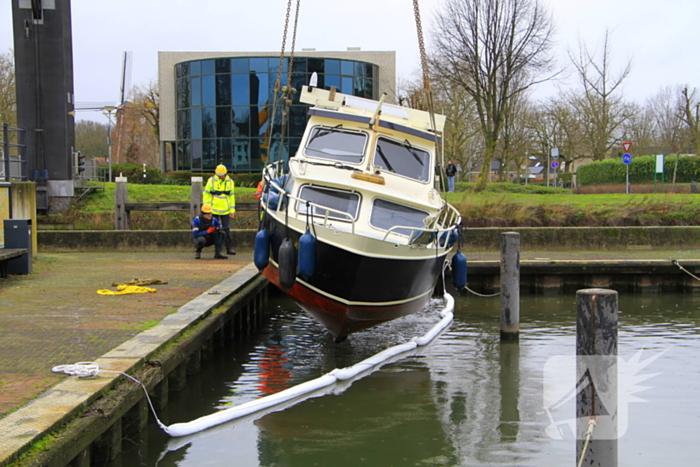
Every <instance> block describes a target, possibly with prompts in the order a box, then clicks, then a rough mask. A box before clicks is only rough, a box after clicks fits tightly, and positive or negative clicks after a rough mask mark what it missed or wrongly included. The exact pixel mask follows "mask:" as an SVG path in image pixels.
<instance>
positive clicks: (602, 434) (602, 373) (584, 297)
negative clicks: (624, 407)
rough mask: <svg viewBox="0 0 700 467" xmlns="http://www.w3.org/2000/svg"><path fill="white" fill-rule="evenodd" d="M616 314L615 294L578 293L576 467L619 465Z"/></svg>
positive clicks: (607, 292) (603, 291)
mask: <svg viewBox="0 0 700 467" xmlns="http://www.w3.org/2000/svg"><path fill="white" fill-rule="evenodd" d="M617 313H618V305H617V292H616V291H614V290H608V289H584V290H579V291H577V292H576V389H577V391H578V392H577V393H576V465H605V466H606V467H615V466H617V420H618V417H619V412H618V408H617ZM584 448H585V452H584ZM582 457H583V464H579V461H580V460H581V458H582Z"/></svg>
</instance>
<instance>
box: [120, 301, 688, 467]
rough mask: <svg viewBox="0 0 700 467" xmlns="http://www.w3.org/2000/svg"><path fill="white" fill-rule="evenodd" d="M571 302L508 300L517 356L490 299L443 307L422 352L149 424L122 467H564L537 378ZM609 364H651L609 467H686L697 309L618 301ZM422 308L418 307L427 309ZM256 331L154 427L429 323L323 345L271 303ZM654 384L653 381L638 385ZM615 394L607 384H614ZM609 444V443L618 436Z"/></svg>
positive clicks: (566, 446) (571, 456)
mask: <svg viewBox="0 0 700 467" xmlns="http://www.w3.org/2000/svg"><path fill="white" fill-rule="evenodd" d="M574 301H575V297H574V296H573V295H572V296H532V295H530V296H523V297H522V302H521V320H522V323H521V336H520V342H519V344H518V343H516V344H513V343H511V344H501V342H500V338H499V318H498V317H499V314H498V313H499V312H498V308H499V300H498V298H489V299H485V298H473V297H466V296H465V297H458V298H457V300H456V310H455V320H454V322H453V323H452V325H451V326H450V327H449V328H448V330H447V331H446V332H445V333H443V334H442V335H441V336H439V337H438V338H437V339H436V340H435V341H434V342H433V343H432V344H431V345H429V346H427V347H424V348H420V349H418V350H417V351H415V352H413V353H412V354H411V355H409V356H408V357H407V358H404V359H402V360H400V361H399V362H395V363H391V364H389V365H386V366H384V367H382V368H381V369H380V370H378V371H376V372H375V373H373V374H371V375H370V376H367V377H365V378H364V379H361V380H359V381H356V382H354V383H353V384H352V385H350V386H349V387H338V388H336V389H335V393H334V394H329V395H325V396H322V397H315V398H310V399H307V400H305V401H302V402H300V403H298V404H296V405H294V406H292V407H289V408H287V409H285V410H283V411H278V412H272V413H268V414H264V415H258V416H254V417H251V418H249V419H245V420H240V421H237V422H232V423H229V424H226V425H222V426H220V427H216V428H213V429H211V430H208V431H206V432H204V433H201V434H198V435H195V436H193V437H189V438H186V439H168V437H167V436H166V435H165V434H163V433H162V432H161V431H160V430H159V429H158V428H157V427H156V426H154V425H153V424H151V425H150V426H149V427H148V428H147V430H146V431H144V432H143V433H142V436H141V438H140V439H139V440H135V441H133V442H131V443H128V442H127V443H125V445H124V448H125V452H124V454H123V455H122V456H121V457H120V458H119V459H117V462H116V465H123V466H135V465H146V466H153V465H158V466H163V467H165V466H181V467H185V466H232V465H235V466H244V467H247V466H251V467H255V466H266V467H268V466H269V467H273V466H305V467H306V466H334V467H344V466H348V467H350V466H352V467H355V466H362V465H367V466H478V465H488V466H514V465H523V466H561V465H574V464H575V440H574V436H573V435H572V433H571V432H570V431H567V429H566V428H565V424H560V427H563V429H562V433H563V439H560V440H557V439H553V438H552V437H551V436H549V435H548V433H549V432H550V431H549V430H548V427H549V428H550V430H551V428H552V427H551V426H550V424H551V422H552V421H555V422H563V421H565V420H566V419H570V418H573V417H574V414H573V409H572V407H573V406H572V405H571V404H568V405H564V406H563V407H562V408H560V409H559V410H554V411H550V412H551V414H552V417H553V418H551V419H550V418H549V415H548V413H547V411H545V400H544V394H545V389H547V385H548V384H551V383H545V382H544V379H543V375H544V374H545V368H551V367H548V366H547V365H548V364H551V362H552V361H553V360H552V357H554V358H555V359H556V358H559V357H557V356H565V355H574V354H575V351H576V348H575V346H576V336H575V332H576V327H575V310H574ZM619 302H620V312H621V314H620V318H619V319H620V321H619V343H618V349H619V355H620V357H622V358H623V360H625V361H632V358H633V357H634V356H635V354H636V353H637V352H638V351H639V350H641V349H644V350H643V353H642V354H641V361H645V360H647V359H649V358H650V357H656V359H655V360H653V362H651V363H649V364H648V365H647V366H646V367H645V368H640V365H637V366H636V368H635V369H636V370H637V374H639V375H652V376H651V377H650V378H649V379H647V380H646V381H643V382H642V383H640V384H639V386H645V387H647V388H648V389H646V390H643V391H641V392H638V393H636V394H634V396H636V397H637V398H639V399H643V400H645V401H646V402H632V403H629V404H628V405H626V409H627V422H628V423H627V428H626V432H625V433H624V434H623V436H622V437H621V438H620V440H619V443H618V451H619V465H635V466H647V465H648V466H651V465H677V466H682V465H696V462H697V455H698V454H697V449H696V440H697V433H699V432H700V408H699V407H700V404H698V402H697V397H698V396H697V395H698V394H699V393H700V366H699V365H698V364H697V363H696V359H697V355H698V352H699V351H700V339H698V337H699V334H700V332H699V331H700V327H699V324H698V318H699V317H700V311H699V309H700V296H696V295H690V294H686V295H673V294H664V295H637V296H633V295H620V297H619ZM439 304H440V303H439V301H436V302H435V303H434V304H433V305H434V306H438V305H439ZM270 306H271V307H272V308H273V309H274V312H273V315H272V318H271V320H270V322H269V324H268V325H267V326H266V327H265V329H264V330H263V332H261V333H260V334H259V335H257V336H255V337H253V338H251V339H250V340H249V341H248V342H246V343H245V344H244V345H242V346H241V347H240V348H239V349H236V350H227V351H226V352H222V353H219V354H218V355H217V356H216V358H215V359H214V360H213V361H210V362H207V363H206V365H203V372H202V373H201V374H200V375H198V377H196V378H192V379H191V380H190V381H188V386H187V388H186V389H185V390H184V391H182V392H180V393H171V395H170V400H171V402H170V404H169V407H168V411H167V413H162V414H160V415H161V418H162V419H163V421H164V422H165V423H166V424H170V423H175V422H184V421H189V420H192V419H194V418H197V417H200V416H202V415H206V414H209V413H212V412H213V411H215V410H217V409H221V408H225V407H227V406H230V405H238V404H241V403H243V402H246V401H249V400H252V399H255V398H258V397H261V396H264V395H266V394H270V393H274V392H277V391H279V390H282V389H285V388H287V387H290V386H292V385H294V384H297V383H300V382H304V381H308V380H310V379H313V378H315V377H317V376H320V375H322V374H324V373H326V372H328V371H331V370H332V369H333V368H340V367H345V366H349V365H352V364H354V363H357V362H358V361H360V360H362V359H364V358H366V357H368V356H370V355H373V354H374V353H376V352H378V351H380V350H382V349H384V348H386V347H389V346H391V345H393V344H396V343H400V342H405V341H406V340H408V339H409V338H410V337H412V336H414V335H419V334H422V333H423V332H425V331H426V330H428V329H429V328H431V327H432V325H433V324H434V323H436V322H437V321H438V319H439V315H438V314H437V312H436V311H435V310H429V311H426V312H422V313H420V314H417V315H413V316H410V317H407V318H403V319H400V320H396V321H394V322H392V323H387V324H386V325H383V326H380V327H377V328H375V329H372V330H369V331H366V332H363V333H360V334H356V335H353V336H351V337H350V338H349V339H348V340H347V341H346V342H344V343H342V344H339V345H338V344H334V343H333V340H332V338H331V337H330V336H329V335H327V334H326V333H325V332H324V331H323V330H322V329H321V328H320V326H318V325H317V324H316V323H314V322H313V321H312V320H311V319H309V318H308V317H306V315H305V314H304V313H303V312H301V311H299V310H298V308H297V307H296V306H295V305H294V304H293V303H292V302H290V301H287V300H285V299H273V300H271V303H270ZM653 375H656V376H653ZM621 379H622V377H621ZM620 431H621V432H622V431H624V429H623V428H622V427H621V430H620Z"/></svg>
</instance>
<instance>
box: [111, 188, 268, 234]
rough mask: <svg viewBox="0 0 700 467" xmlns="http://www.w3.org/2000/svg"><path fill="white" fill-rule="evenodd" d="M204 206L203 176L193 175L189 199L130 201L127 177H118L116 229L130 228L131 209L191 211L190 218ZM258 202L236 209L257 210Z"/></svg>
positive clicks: (197, 213) (238, 204) (240, 204)
mask: <svg viewBox="0 0 700 467" xmlns="http://www.w3.org/2000/svg"><path fill="white" fill-rule="evenodd" d="M201 207H202V177H192V188H191V190H190V200H189V201H162V202H140V203H137V202H129V193H128V190H127V182H126V177H117V178H116V189H115V191H114V230H129V217H130V213H131V211H189V212H190V218H194V217H196V216H198V215H199V212H200V209H201ZM257 209H258V203H236V211H256V210H257Z"/></svg>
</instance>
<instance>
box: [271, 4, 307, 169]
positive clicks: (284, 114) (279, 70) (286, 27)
mask: <svg viewBox="0 0 700 467" xmlns="http://www.w3.org/2000/svg"><path fill="white" fill-rule="evenodd" d="M300 3H301V0H297V6H296V13H295V16H294V32H293V33H292V50H291V52H290V55H289V68H288V70H287V85H286V86H285V87H284V88H283V90H282V91H283V93H282V99H281V100H282V105H283V108H282V123H281V127H280V153H279V160H282V155H283V151H284V132H285V127H286V119H287V116H288V114H289V106H291V104H292V101H291V98H290V97H288V96H289V95H290V94H291V81H292V69H293V66H294V46H295V44H296V37H297V24H298V22H299V4H300ZM291 11H292V0H288V1H287V14H286V16H285V19H284V33H283V34H282V50H281V51H280V60H279V65H278V67H277V79H276V80H275V87H274V90H273V97H272V113H271V114H270V116H269V117H268V125H269V127H268V137H267V138H268V139H267V151H268V162H270V158H269V156H270V155H271V154H270V152H271V151H272V135H273V131H272V130H273V127H274V123H275V116H276V115H277V97H278V95H279V93H280V86H281V81H282V70H283V68H284V50H285V48H286V47H287V31H288V30H289V16H290V14H291Z"/></svg>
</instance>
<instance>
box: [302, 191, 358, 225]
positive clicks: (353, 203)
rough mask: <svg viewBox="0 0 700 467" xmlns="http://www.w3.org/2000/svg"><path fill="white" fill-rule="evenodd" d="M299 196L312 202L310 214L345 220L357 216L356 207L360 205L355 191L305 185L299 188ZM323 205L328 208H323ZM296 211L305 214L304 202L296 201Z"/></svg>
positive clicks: (348, 220) (351, 219) (353, 218)
mask: <svg viewBox="0 0 700 467" xmlns="http://www.w3.org/2000/svg"><path fill="white" fill-rule="evenodd" d="M299 197H300V198H301V199H303V200H305V201H309V202H311V203H313V204H314V205H312V206H311V212H310V214H311V215H312V216H315V217H326V216H328V218H329V219H334V220H339V221H346V222H350V221H353V220H355V219H356V218H357V209H358V207H359V205H360V196H359V195H358V194H357V193H351V192H348V191H340V190H333V189H331V188H324V187H318V186H310V185H306V186H303V187H302V188H301V192H300V193H299ZM324 207H326V208H330V209H323V208H324ZM297 211H298V212H299V213H302V214H306V203H305V202H304V201H298V202H297ZM338 211H340V212H338ZM342 213H347V214H348V215H347V216H346V215H343V214H342Z"/></svg>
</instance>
